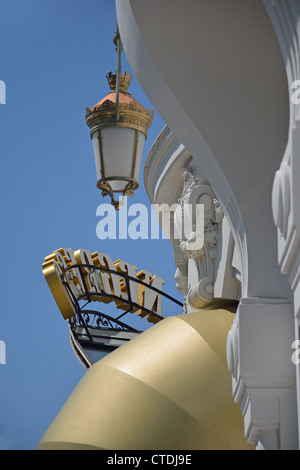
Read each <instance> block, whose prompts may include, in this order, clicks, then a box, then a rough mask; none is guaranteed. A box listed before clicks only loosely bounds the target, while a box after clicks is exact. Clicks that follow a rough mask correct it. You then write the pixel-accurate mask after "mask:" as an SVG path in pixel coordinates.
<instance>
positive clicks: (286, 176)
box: [272, 161, 291, 237]
mask: <svg viewBox="0 0 300 470" xmlns="http://www.w3.org/2000/svg"><path fill="white" fill-rule="evenodd" d="M290 183H291V182H290V166H289V165H288V163H287V162H286V161H283V162H282V163H281V165H280V169H279V170H278V171H276V173H275V177H274V183H273V192H272V210H273V218H274V222H275V225H276V227H277V228H278V229H279V231H280V233H281V235H282V236H283V237H286V235H287V228H288V217H289V214H290V210H291V204H290V191H291V184H290Z"/></svg>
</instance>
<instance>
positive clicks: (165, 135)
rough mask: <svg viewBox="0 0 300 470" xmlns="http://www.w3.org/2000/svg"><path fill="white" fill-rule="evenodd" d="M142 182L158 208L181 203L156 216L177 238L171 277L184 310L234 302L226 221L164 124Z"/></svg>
mask: <svg viewBox="0 0 300 470" xmlns="http://www.w3.org/2000/svg"><path fill="white" fill-rule="evenodd" d="M144 181H145V187H146V190H147V192H148V195H149V198H150V201H151V203H152V204H158V205H161V207H162V209H163V208H164V204H166V202H167V203H168V206H167V207H170V206H172V205H173V204H176V203H179V204H180V205H178V207H177V209H176V211H175V212H174V214H172V215H170V214H169V213H164V211H163V210H162V211H161V213H162V214H161V215H162V217H163V218H166V219H167V220H168V223H169V222H171V225H172V227H171V233H172V232H173V228H174V230H175V232H176V233H177V234H179V235H178V236H177V237H174V238H172V239H171V242H172V245H173V249H174V255H175V267H176V271H175V276H174V278H175V280H176V282H177V288H178V290H179V292H180V293H181V294H182V295H183V296H184V297H185V309H186V310H185V311H187V312H188V311H193V310H197V309H199V308H206V307H209V306H212V305H216V304H218V305H220V304H221V303H222V305H225V304H226V305H228V304H233V303H236V302H237V301H238V300H239V298H240V269H241V268H240V266H241V262H238V259H239V256H238V251H237V250H236V249H235V244H234V240H233V236H232V233H231V230H230V226H229V223H228V220H227V218H226V216H225V215H224V211H223V209H222V206H221V204H220V202H219V201H218V200H217V198H216V194H215V192H214V190H213V188H212V186H211V185H210V184H209V182H208V180H207V178H206V177H205V175H204V174H203V173H202V172H201V171H200V170H199V167H198V166H197V165H196V163H195V161H194V159H193V157H192V156H191V155H190V153H189V152H188V151H187V150H186V149H185V147H184V146H183V145H182V144H181V143H180V142H179V141H178V139H177V138H176V137H175V135H174V133H173V132H171V131H170V129H169V128H168V127H167V126H166V127H165V128H164V129H163V131H162V132H161V134H160V136H159V137H158V139H157V140H156V141H155V142H154V144H153V146H152V148H151V149H150V151H149V155H148V158H147V161H146V165H145V170H144ZM170 183H171V184H170ZM197 205H202V206H203V225H204V237H203V238H201V237H200V235H199V237H198V234H197V230H199V228H202V227H199V220H197V217H199V214H198V213H197V210H196V207H197ZM157 216H158V217H159V215H158V214H157ZM187 220H188V222H189V223H188V224H185V222H186V221H187ZM201 222H202V221H201ZM163 225H164V222H163V221H162V226H163ZM184 225H185V226H189V227H190V232H189V233H186V230H185V231H183V230H182V227H183V226H184ZM200 232H202V231H201V230H200ZM197 237H198V238H197ZM234 254H235V261H234ZM239 261H240V260H239ZM233 263H235V266H234V265H233Z"/></svg>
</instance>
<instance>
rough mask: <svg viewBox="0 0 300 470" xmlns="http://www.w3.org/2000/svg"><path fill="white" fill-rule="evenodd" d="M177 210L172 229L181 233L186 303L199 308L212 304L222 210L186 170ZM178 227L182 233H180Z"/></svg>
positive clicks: (208, 190)
mask: <svg viewBox="0 0 300 470" xmlns="http://www.w3.org/2000/svg"><path fill="white" fill-rule="evenodd" d="M182 177H183V190H182V194H181V196H180V198H179V202H180V207H179V208H178V210H177V212H176V213H175V220H174V222H175V229H177V231H180V230H181V233H182V237H181V239H180V248H181V251H182V253H183V255H184V256H185V258H186V259H187V260H188V287H189V288H188V294H187V302H188V304H189V305H190V306H191V307H193V308H196V309H198V308H203V307H204V306H207V304H208V303H210V302H212V301H213V297H214V281H215V269H214V263H215V260H216V257H217V245H218V239H219V224H220V222H221V220H222V218H223V210H222V208H221V205H220V203H219V202H218V200H217V199H216V197H215V194H214V191H213V190H212V187H211V185H210V184H209V183H208V182H207V180H206V179H205V178H201V179H200V178H199V177H198V175H197V171H196V170H195V169H194V168H192V167H187V168H186V169H185V170H184V172H183V174H182ZM182 227H183V228H184V230H182Z"/></svg>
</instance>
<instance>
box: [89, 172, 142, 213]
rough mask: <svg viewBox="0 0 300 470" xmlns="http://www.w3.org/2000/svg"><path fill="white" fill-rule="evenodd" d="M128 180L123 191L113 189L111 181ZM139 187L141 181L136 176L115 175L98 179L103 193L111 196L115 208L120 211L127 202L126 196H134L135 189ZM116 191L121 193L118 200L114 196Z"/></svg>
mask: <svg viewBox="0 0 300 470" xmlns="http://www.w3.org/2000/svg"><path fill="white" fill-rule="evenodd" d="M116 180H117V181H127V184H126V186H125V188H124V190H123V191H113V189H112V187H111V185H110V183H109V182H110V181H116ZM138 187H139V183H138V182H137V181H136V180H135V179H134V178H123V177H121V176H113V177H110V178H103V179H101V180H99V181H97V188H99V189H100V190H101V195H102V196H103V197H104V196H110V198H111V204H112V205H113V206H114V208H115V209H116V210H117V211H118V210H120V209H121V207H122V206H123V205H124V203H125V197H126V196H130V197H133V195H134V191H135V190H136V189H137V188H138ZM114 193H121V196H120V197H119V200H118V201H116V200H115V198H114Z"/></svg>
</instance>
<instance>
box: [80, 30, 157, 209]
mask: <svg viewBox="0 0 300 470" xmlns="http://www.w3.org/2000/svg"><path fill="white" fill-rule="evenodd" d="M114 42H115V44H116V46H117V53H118V61H117V73H116V74H113V73H112V72H109V73H108V75H107V76H106V78H107V80H108V84H109V86H110V89H111V92H110V93H109V94H108V95H107V96H105V97H104V98H103V99H102V100H101V101H99V102H98V103H97V104H95V106H93V107H92V108H87V109H86V114H85V118H86V122H87V125H88V126H89V128H90V129H91V132H90V135H91V139H92V141H93V147H94V156H95V164H96V171H97V187H98V188H99V189H100V190H101V192H102V196H106V195H109V196H110V197H111V203H112V204H113V206H114V207H115V208H116V210H118V209H120V207H121V206H122V204H123V203H124V198H125V197H126V196H127V195H129V196H131V197H132V196H133V192H134V190H136V189H137V188H138V187H139V173H140V167H141V162H142V156H143V149H144V143H145V140H146V138H147V131H148V129H149V127H150V126H151V123H152V119H153V110H151V111H147V109H145V108H144V107H143V106H142V105H141V104H140V103H139V102H138V101H136V100H135V99H134V98H133V97H132V96H131V94H130V93H128V91H127V90H128V88H129V85H130V82H131V78H132V76H130V75H129V73H128V72H125V73H124V74H121V72H120V70H121V66H120V62H121V61H120V55H121V49H122V45H121V40H120V36H119V32H118V29H117V31H116V35H115V38H114Z"/></svg>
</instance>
